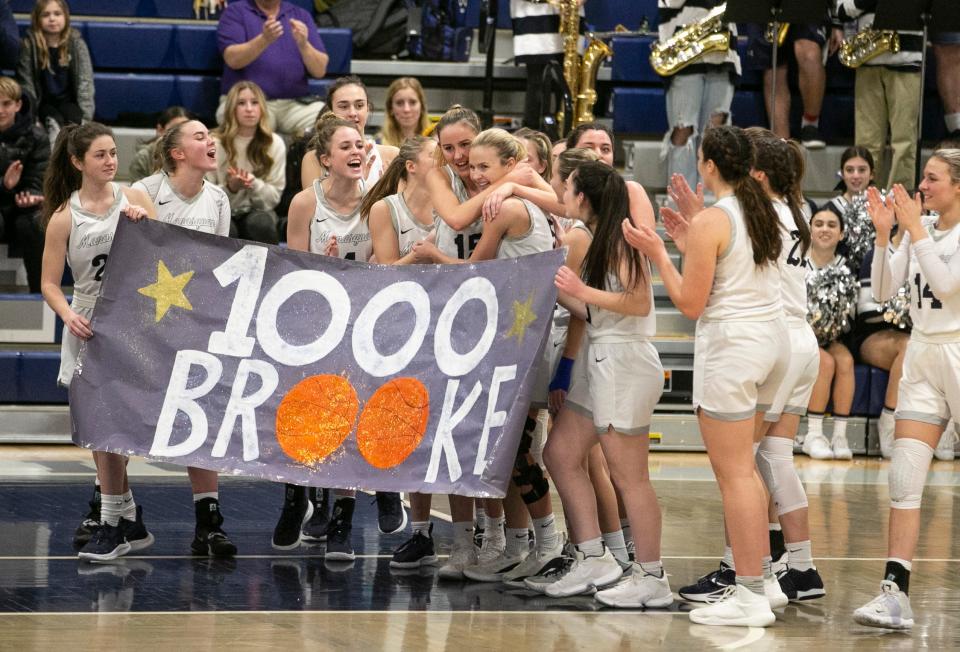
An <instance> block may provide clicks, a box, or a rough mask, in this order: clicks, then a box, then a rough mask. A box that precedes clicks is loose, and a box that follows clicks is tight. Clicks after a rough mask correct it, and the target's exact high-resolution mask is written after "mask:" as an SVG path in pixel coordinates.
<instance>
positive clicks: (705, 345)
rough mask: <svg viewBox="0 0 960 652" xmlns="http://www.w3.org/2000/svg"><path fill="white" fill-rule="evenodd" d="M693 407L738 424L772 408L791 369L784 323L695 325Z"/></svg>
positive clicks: (746, 322)
mask: <svg viewBox="0 0 960 652" xmlns="http://www.w3.org/2000/svg"><path fill="white" fill-rule="evenodd" d="M693 356H694V358H693V407H694V409H695V410H696V409H701V410H703V412H704V414H706V415H707V416H708V417H711V418H713V419H720V420H722V421H742V420H743V419H749V418H751V417H753V416H754V415H755V414H756V413H757V412H758V411H760V412H766V411H767V410H768V409H770V407H772V406H773V401H774V398H775V397H776V394H777V390H778V389H779V388H780V385H781V384H783V379H784V377H785V376H786V374H787V367H788V366H789V364H790V334H789V332H788V329H787V324H786V320H785V319H783V318H778V319H774V320H771V321H762V322H755V321H699V322H697V334H696V343H695V345H694V353H693Z"/></svg>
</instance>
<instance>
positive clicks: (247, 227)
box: [208, 81, 287, 244]
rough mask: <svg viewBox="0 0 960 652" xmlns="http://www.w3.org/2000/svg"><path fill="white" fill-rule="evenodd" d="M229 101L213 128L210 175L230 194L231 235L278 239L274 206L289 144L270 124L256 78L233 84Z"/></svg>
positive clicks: (276, 240) (277, 199)
mask: <svg viewBox="0 0 960 652" xmlns="http://www.w3.org/2000/svg"><path fill="white" fill-rule="evenodd" d="M225 106H226V109H225V111H224V115H223V124H222V125H221V126H220V127H219V128H218V129H217V130H216V131H215V132H214V134H213V136H214V139H215V140H216V141H217V150H216V151H217V169H216V173H211V174H209V175H208V178H210V179H211V180H212V181H213V182H215V183H216V184H217V185H219V186H220V187H222V188H223V189H224V190H226V191H227V196H228V197H229V198H230V211H231V217H232V221H233V229H232V235H235V236H236V237H240V238H243V239H245V240H256V241H257V242H264V243H267V244H277V243H278V242H279V237H278V233H277V215H276V213H275V212H274V210H273V209H274V208H276V206H277V204H278V203H279V202H280V195H281V194H282V193H283V186H284V184H285V182H286V177H285V170H284V164H285V161H286V152H287V150H286V146H284V144H283V139H282V138H280V136H278V135H277V134H275V133H273V131H272V130H271V129H270V123H269V121H268V119H267V114H266V107H267V99H266V97H265V96H264V94H263V91H262V90H260V87H259V86H257V85H256V84H255V83H253V82H250V81H241V82H237V83H236V84H234V86H233V88H231V89H230V92H229V93H227V100H226V105H225Z"/></svg>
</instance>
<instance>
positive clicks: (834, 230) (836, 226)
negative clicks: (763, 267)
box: [803, 210, 854, 460]
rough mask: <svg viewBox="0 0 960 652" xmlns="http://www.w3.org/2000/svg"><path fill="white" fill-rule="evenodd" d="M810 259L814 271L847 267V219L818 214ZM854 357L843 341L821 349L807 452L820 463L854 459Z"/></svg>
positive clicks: (812, 225)
mask: <svg viewBox="0 0 960 652" xmlns="http://www.w3.org/2000/svg"><path fill="white" fill-rule="evenodd" d="M810 235H811V241H810V251H809V259H810V264H811V265H812V266H813V269H815V270H819V269H822V268H824V267H826V266H828V265H846V260H845V259H844V256H843V252H842V251H841V250H840V249H839V245H840V240H841V239H842V238H843V219H842V218H841V217H840V216H838V215H837V214H835V213H834V212H832V211H829V210H822V211H820V212H818V213H816V214H815V215H814V216H813V218H812V219H811V220H810ZM831 387H832V389H833V392H832V393H833V435H832V440H831V441H828V440H827V438H826V437H825V436H824V434H823V415H824V412H825V411H826V409H827V403H829V402H830V395H831ZM853 392H854V375H853V356H852V355H850V351H849V349H847V347H846V345H845V344H844V343H843V342H841V341H840V340H836V341H834V342H829V343H827V344H826V345H825V346H824V345H823V344H821V346H820V373H819V374H818V375H817V382H816V383H814V385H813V394H811V396H810V405H809V407H808V410H807V434H806V437H805V438H804V441H803V452H804V453H806V454H807V455H809V456H810V457H813V458H814V459H818V460H825V459H832V458H836V459H845V460H849V459H851V458H852V457H853V453H852V452H851V451H850V446H849V444H848V443H847V434H846V431H847V419H848V417H849V416H850V408H852V407H853Z"/></svg>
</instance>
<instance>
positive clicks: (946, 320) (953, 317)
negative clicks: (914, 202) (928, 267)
mask: <svg viewBox="0 0 960 652" xmlns="http://www.w3.org/2000/svg"><path fill="white" fill-rule="evenodd" d="M936 224H937V218H936V217H929V216H928V217H924V218H923V226H924V228H925V229H926V230H927V233H929V234H930V239H931V240H932V241H933V247H934V251H936V253H937V256H938V257H939V258H940V260H942V261H943V262H944V263H949V261H950V259H951V258H953V257H954V256H956V255H957V250H958V248H960V225H957V226H954V227H953V228H952V229H950V230H949V231H938V230H937V229H936ZM901 244H902V243H901ZM912 244H913V243H911V247H910V266H909V271H908V274H907V280H908V281H909V282H910V318H911V319H912V320H913V332H914V333H915V334H917V335H919V336H921V337H922V336H924V335H946V334H955V333H958V332H960V293H958V294H954V295H953V296H950V297H938V296H936V295H935V294H934V293H933V291H932V290H931V288H930V285H929V284H928V279H927V277H926V275H925V274H924V273H923V270H922V269H921V268H920V263H919V262H918V260H917V254H916V253H915V252H914V250H913V246H912Z"/></svg>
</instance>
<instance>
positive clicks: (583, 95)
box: [551, 0, 613, 127]
mask: <svg viewBox="0 0 960 652" xmlns="http://www.w3.org/2000/svg"><path fill="white" fill-rule="evenodd" d="M551 4H555V5H557V6H558V7H559V9H560V35H561V36H562V37H563V79H564V81H566V83H567V88H568V89H569V91H570V97H571V99H572V101H573V116H571V118H572V120H571V126H572V127H576V126H577V125H580V124H583V123H585V122H593V119H594V118H593V106H594V104H596V103H597V91H596V85H597V73H598V72H599V70H600V65H601V64H602V63H603V61H604V59H607V58H608V57H612V56H613V50H612V49H611V48H610V46H609V45H607V44H606V43H604V42H603V41H602V40H600V39H599V38H596V37H594V36H593V35H592V34H588V35H587V38H589V43H588V44H587V49H586V50H585V51H584V53H583V56H582V57H581V56H580V52H579V48H578V46H579V41H580V5H579V3H578V2H577V0H556V2H552V3H551ZM563 121H564V115H563V110H562V109H561V110H560V112H559V114H558V115H557V123H558V124H561V125H562V124H563V123H564V122H563Z"/></svg>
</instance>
